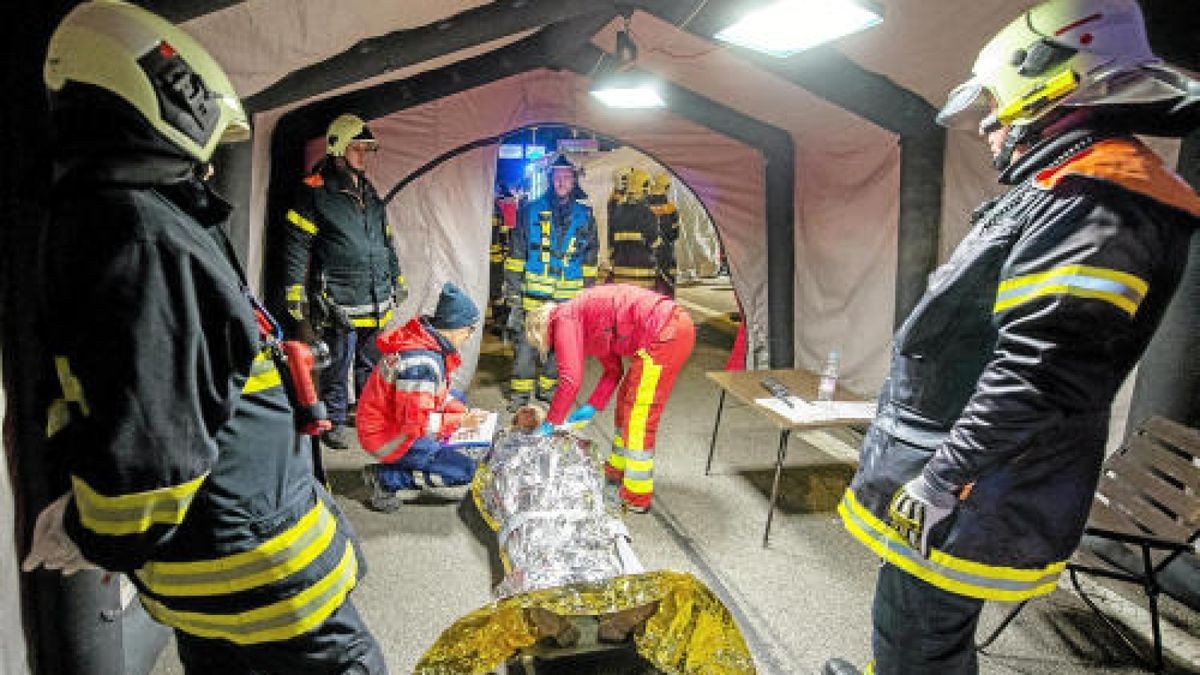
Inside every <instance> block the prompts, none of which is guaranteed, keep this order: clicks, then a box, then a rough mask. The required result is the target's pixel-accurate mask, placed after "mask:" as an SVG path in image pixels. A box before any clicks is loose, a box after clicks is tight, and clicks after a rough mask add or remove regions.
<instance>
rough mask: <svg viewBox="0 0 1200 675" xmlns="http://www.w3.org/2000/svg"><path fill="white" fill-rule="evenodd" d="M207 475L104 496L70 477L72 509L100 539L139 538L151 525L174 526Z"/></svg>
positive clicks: (181, 520)
mask: <svg viewBox="0 0 1200 675" xmlns="http://www.w3.org/2000/svg"><path fill="white" fill-rule="evenodd" d="M206 478H208V472H207V471H206V472H204V473H203V474H201V475H200V476H197V477H196V478H193V479H192V480H190V481H187V482H186V483H180V484H179V485H171V486H169V487H163V488H158V489H156V490H147V491H145V492H134V493H129V494H123V495H116V496H108V495H102V494H100V493H99V492H96V491H95V490H94V489H92V487H91V486H90V485H88V484H87V483H86V482H84V480H83V479H82V478H80V477H79V476H71V488H72V492H73V493H74V495H75V507H76V508H77V509H78V510H79V521H80V522H81V523H82V524H83V526H84V527H86V528H87V529H89V530H91V531H92V532H95V533H96V534H101V535H125V534H140V533H142V532H145V531H146V530H149V529H150V527H151V526H153V525H178V524H180V523H182V522H183V519H184V516H186V515H187V510H188V507H189V506H191V504H192V498H194V497H195V496H196V491H197V490H199V489H200V485H201V484H202V483H203V482H204V480H205V479H206Z"/></svg>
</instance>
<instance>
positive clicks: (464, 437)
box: [444, 412, 500, 448]
mask: <svg viewBox="0 0 1200 675" xmlns="http://www.w3.org/2000/svg"><path fill="white" fill-rule="evenodd" d="M498 419H500V415H498V414H497V413H494V412H489V413H488V414H487V417H486V418H484V420H483V424H480V425H479V426H478V427H476V428H474V429H463V428H462V427H459V428H458V430H457V431H455V432H454V433H453V434H452V435H451V436H450V440H448V441H446V442H445V444H444V445H445V446H446V447H448V448H470V447H479V446H486V445H491V444H492V436H495V435H496V420H498Z"/></svg>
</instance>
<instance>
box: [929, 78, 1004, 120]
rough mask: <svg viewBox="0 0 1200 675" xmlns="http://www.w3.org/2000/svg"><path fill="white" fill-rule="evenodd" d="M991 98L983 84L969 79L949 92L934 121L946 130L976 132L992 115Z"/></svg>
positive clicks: (976, 79)
mask: <svg viewBox="0 0 1200 675" xmlns="http://www.w3.org/2000/svg"><path fill="white" fill-rule="evenodd" d="M991 98H992V97H991V95H990V94H989V93H988V90H987V87H985V86H983V82H981V81H980V80H979V78H971V79H969V80H967V81H966V82H963V83H962V84H960V85H958V86H957V87H955V88H954V89H953V90H952V91H951V92H950V95H949V96H947V97H946V105H944V106H942V109H941V110H939V111H938V114H937V117H936V118H935V119H936V120H937V123H938V124H940V125H942V126H944V127H946V128H947V129H962V130H964V131H978V130H979V129H980V128H981V127H982V125H983V122H984V120H986V119H987V118H988V117H989V116H991V114H992V101H991Z"/></svg>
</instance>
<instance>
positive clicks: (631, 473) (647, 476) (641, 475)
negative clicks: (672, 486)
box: [625, 464, 654, 480]
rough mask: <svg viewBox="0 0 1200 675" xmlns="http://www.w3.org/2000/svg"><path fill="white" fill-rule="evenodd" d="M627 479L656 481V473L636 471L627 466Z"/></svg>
mask: <svg viewBox="0 0 1200 675" xmlns="http://www.w3.org/2000/svg"><path fill="white" fill-rule="evenodd" d="M625 479H626V480H653V479H654V471H637V470H635V469H631V468H629V465H628V464H626V465H625Z"/></svg>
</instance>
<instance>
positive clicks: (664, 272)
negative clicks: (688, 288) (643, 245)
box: [646, 172, 679, 298]
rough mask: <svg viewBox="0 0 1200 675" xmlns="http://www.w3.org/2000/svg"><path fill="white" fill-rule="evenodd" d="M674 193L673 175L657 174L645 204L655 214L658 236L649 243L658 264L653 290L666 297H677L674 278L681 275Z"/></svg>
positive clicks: (677, 217)
mask: <svg viewBox="0 0 1200 675" xmlns="http://www.w3.org/2000/svg"><path fill="white" fill-rule="evenodd" d="M670 190H671V176H670V175H668V174H667V173H665V172H659V173H656V174H654V178H653V179H651V183H650V196H649V197H648V198H647V199H646V202H647V203H648V204H649V205H650V210H651V211H652V212H654V219H655V222H656V224H657V225H658V228H657V229H658V234H657V236H656V238H655V239H654V241H653V242H652V243H651V244H650V248H651V249H653V250H654V262H655V263H656V265H657V272H658V274H657V276H656V277H655V279H654V281H655V285H654V289H655V290H657V291H658V292H659V293H662V294H663V295H665V296H667V297H671V298H673V297H675V279H676V277H677V276H678V274H679V270H678V269H677V268H676V265H677V263H676V260H675V242H677V241H679V210H678V208H677V207H676V206H675V202H673V201H671V198H670V196H669V195H668V194H667V193H668V192H670Z"/></svg>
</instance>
